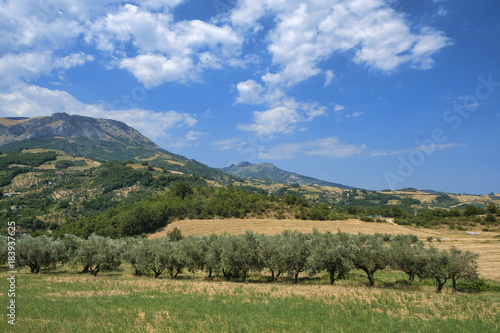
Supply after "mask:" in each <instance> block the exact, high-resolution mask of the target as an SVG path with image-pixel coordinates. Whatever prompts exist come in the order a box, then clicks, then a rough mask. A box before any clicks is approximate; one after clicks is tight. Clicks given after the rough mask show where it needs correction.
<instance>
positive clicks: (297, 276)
mask: <svg viewBox="0 0 500 333" xmlns="http://www.w3.org/2000/svg"><path fill="white" fill-rule="evenodd" d="M298 282H299V272H297V273H295V282H294V283H295V284H297V283H298Z"/></svg>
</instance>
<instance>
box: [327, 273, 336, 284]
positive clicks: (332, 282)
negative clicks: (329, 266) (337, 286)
mask: <svg viewBox="0 0 500 333" xmlns="http://www.w3.org/2000/svg"><path fill="white" fill-rule="evenodd" d="M328 273H330V284H331V285H332V286H333V284H334V283H335V271H334V270H331V271H329V272H328Z"/></svg>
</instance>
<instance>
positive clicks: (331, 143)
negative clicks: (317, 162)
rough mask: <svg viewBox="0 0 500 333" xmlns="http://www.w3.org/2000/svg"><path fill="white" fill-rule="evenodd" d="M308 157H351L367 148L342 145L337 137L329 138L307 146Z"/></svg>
mask: <svg viewBox="0 0 500 333" xmlns="http://www.w3.org/2000/svg"><path fill="white" fill-rule="evenodd" d="M307 148H308V149H309V150H308V151H306V155H321V156H326V157H330V158H337V157H351V156H353V155H358V154H360V153H361V152H362V151H363V150H365V148H366V146H365V145H361V146H356V145H349V144H345V143H342V142H341V141H340V139H339V138H337V137H329V138H324V139H320V140H316V141H312V142H309V143H308V144H307Z"/></svg>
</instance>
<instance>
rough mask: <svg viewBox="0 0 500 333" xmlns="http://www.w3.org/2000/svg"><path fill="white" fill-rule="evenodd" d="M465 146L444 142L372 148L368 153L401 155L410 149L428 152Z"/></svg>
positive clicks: (374, 154)
mask: <svg viewBox="0 0 500 333" xmlns="http://www.w3.org/2000/svg"><path fill="white" fill-rule="evenodd" d="M465 146H466V145H465V144H461V143H444V144H434V145H422V146H416V147H411V148H404V149H398V150H392V151H386V150H374V151H372V152H371V153H370V156H374V157H375V156H390V155H401V154H408V153H411V152H412V151H422V152H426V153H428V152H434V151H439V150H445V149H451V148H456V147H465Z"/></svg>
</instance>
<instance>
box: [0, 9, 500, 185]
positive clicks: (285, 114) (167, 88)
mask: <svg viewBox="0 0 500 333" xmlns="http://www.w3.org/2000/svg"><path fill="white" fill-rule="evenodd" d="M498 17H500V3H499V2H498V1H488V0H480V1H474V2H472V1H467V0H453V1H452V0H427V1H425V0H424V1H416V0H413V1H411V0H406V1H403V0H401V1H398V0H385V1H384V0H328V1H327V0H311V1H300V0H288V1H284V0H237V1H234V0H215V1H213V0H145V1H129V2H123V1H115V0H88V1H69V0H49V1H38V0H37V1H35V0H16V1H5V0H4V1H0V30H1V31H0V73H1V75H2V80H0V116H4V117H13V116H17V117H19V116H25V117H32V116H40V115H50V114H52V113H54V112H67V113H70V114H80V115H85V116H92V117H103V118H113V119H117V120H120V121H123V122H125V123H127V124H128V125H130V126H132V127H134V128H136V129H138V130H139V131H141V132H142V133H143V134H145V135H146V136H147V137H149V138H150V139H152V140H153V141H155V142H156V143H157V144H158V145H160V146H161V147H162V148H165V149H167V150H169V151H172V152H174V153H178V154H181V155H184V156H186V157H188V158H194V159H196V160H198V161H200V162H203V163H205V164H207V165H209V166H212V167H224V166H228V165H230V164H232V163H238V162H242V161H250V162H253V163H261V162H272V163H274V164H275V165H276V166H278V167H279V168H281V169H284V170H288V171H293V172H297V173H300V174H304V175H308V176H312V177H316V178H320V179H323V180H328V181H333V182H339V183H343V184H346V185H350V186H356V187H360V188H367V189H373V190H375V189H376V190H381V189H387V188H391V189H396V188H403V187H416V188H419V189H434V190H441V191H448V192H454V193H477V194H480V193H483V194H486V193H490V192H500V177H499V176H498V170H499V166H500V148H499V142H500V140H499V139H500V130H499V129H500V61H499V59H500V38H499V37H500V20H499V19H498Z"/></svg>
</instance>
